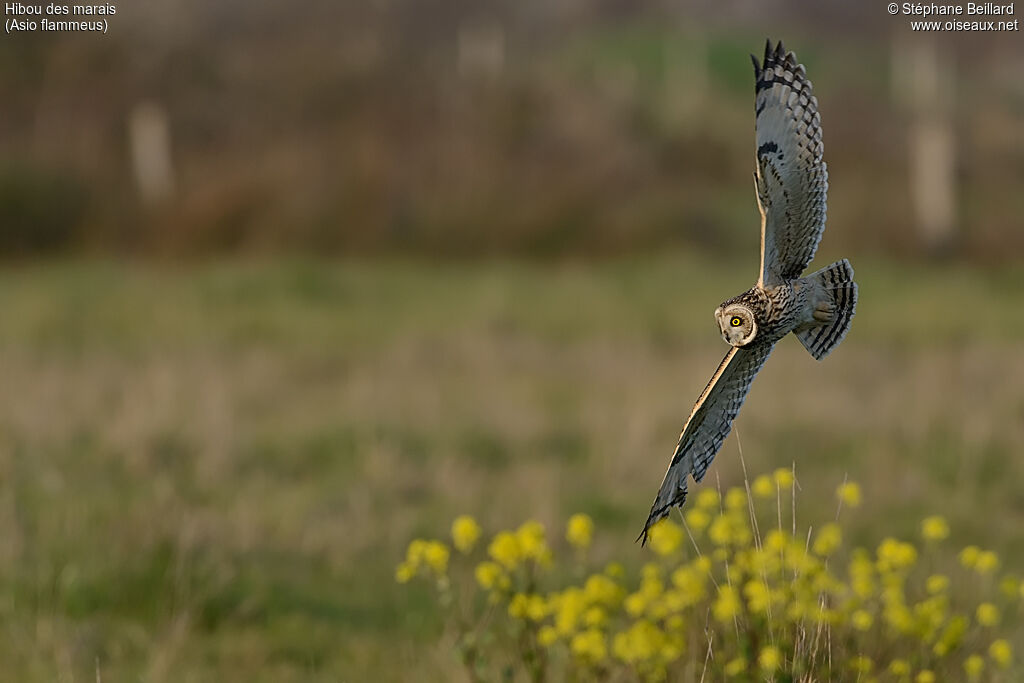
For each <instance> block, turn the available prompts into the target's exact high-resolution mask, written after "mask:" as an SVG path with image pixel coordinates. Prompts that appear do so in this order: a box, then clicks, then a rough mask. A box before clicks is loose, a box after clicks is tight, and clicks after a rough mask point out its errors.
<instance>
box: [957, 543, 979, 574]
mask: <svg viewBox="0 0 1024 683" xmlns="http://www.w3.org/2000/svg"><path fill="white" fill-rule="evenodd" d="M980 554H981V549H980V548H978V546H976V545H969V546H967V547H966V548H964V549H963V550H961V551H960V564H962V565H963V566H965V567H967V568H968V569H973V568H974V565H976V564H977V563H978V555H980Z"/></svg>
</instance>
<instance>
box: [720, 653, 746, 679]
mask: <svg viewBox="0 0 1024 683" xmlns="http://www.w3.org/2000/svg"><path fill="white" fill-rule="evenodd" d="M746 670H747V660H745V659H743V657H737V658H736V659H733V660H730V661H729V663H728V664H726V665H725V675H726V676H739V675H740V674H742V673H743V672H744V671H746Z"/></svg>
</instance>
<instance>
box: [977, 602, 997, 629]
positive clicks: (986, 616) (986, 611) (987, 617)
mask: <svg viewBox="0 0 1024 683" xmlns="http://www.w3.org/2000/svg"><path fill="white" fill-rule="evenodd" d="M975 617H976V618H977V619H978V623H979V624H981V625H982V626H995V625H996V624H998V623H999V608H998V607H996V606H995V605H993V604H992V603H991V602H983V603H981V604H980V605H978V611H977V612H975Z"/></svg>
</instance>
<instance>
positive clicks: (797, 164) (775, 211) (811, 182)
mask: <svg viewBox="0 0 1024 683" xmlns="http://www.w3.org/2000/svg"><path fill="white" fill-rule="evenodd" d="M751 59H752V60H753V61H754V80H755V83H756V85H755V87H754V111H755V113H756V116H757V123H756V128H757V170H756V171H755V173H754V184H755V186H756V188H757V202H758V206H759V207H760V209H761V273H760V284H761V285H762V286H764V285H778V284H781V283H782V282H784V281H786V280H792V279H794V278H798V277H800V274H801V273H803V271H804V269H805V268H806V267H807V265H808V264H809V263H810V262H811V259H813V258H814V252H815V251H817V249H818V242H819V241H821V233H822V232H824V230H825V197H826V193H827V192H828V170H827V169H826V168H825V162H824V161H823V160H822V155H823V153H824V151H825V146H824V144H823V143H822V141H821V116H819V114H818V100H816V99H815V98H814V94H813V93H812V91H811V82H810V81H809V80H807V74H806V72H805V71H804V66H803V64H797V62H796V56H795V55H794V54H793V53H792V52H786V51H785V48H784V47H783V46H782V42H781V41H780V42H779V44H778V45H777V46H776V47H775V48H774V49H772V45H771V41H769V42H768V43H767V44H766V45H765V49H764V63H763V64H760V65H759V64H758V63H757V58H756V57H754V56H753V55H751Z"/></svg>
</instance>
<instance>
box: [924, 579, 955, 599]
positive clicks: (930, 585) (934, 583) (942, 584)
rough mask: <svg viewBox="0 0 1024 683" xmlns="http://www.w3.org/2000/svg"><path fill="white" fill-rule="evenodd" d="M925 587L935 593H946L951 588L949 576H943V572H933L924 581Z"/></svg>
mask: <svg viewBox="0 0 1024 683" xmlns="http://www.w3.org/2000/svg"><path fill="white" fill-rule="evenodd" d="M924 587H925V589H926V590H927V591H928V592H929V593H931V594H932V595H935V594H936V593H945V592H946V590H947V589H948V588H949V577H946V576H943V575H942V574H932V575H931V576H929V577H928V579H927V580H926V581H925V582H924Z"/></svg>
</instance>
